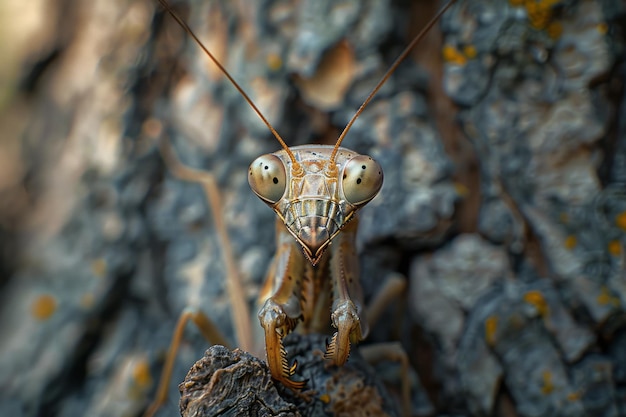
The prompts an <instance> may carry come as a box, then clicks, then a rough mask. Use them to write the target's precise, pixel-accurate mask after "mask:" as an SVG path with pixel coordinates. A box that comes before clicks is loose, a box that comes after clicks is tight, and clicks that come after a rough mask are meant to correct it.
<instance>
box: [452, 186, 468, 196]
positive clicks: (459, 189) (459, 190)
mask: <svg viewBox="0 0 626 417" xmlns="http://www.w3.org/2000/svg"><path fill="white" fill-rule="evenodd" d="M454 190H455V191H456V193H457V194H458V195H459V196H461V197H466V196H467V195H468V194H469V188H467V186H466V185H465V184H463V183H460V182H455V183H454Z"/></svg>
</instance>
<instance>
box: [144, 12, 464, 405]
mask: <svg viewBox="0 0 626 417" xmlns="http://www.w3.org/2000/svg"><path fill="white" fill-rule="evenodd" d="M159 3H160V5H161V6H162V7H163V8H164V9H165V10H166V11H167V12H168V13H169V14H170V15H171V16H172V17H173V18H174V19H175V20H176V21H177V22H178V23H179V24H180V26H181V27H182V28H183V29H184V30H185V31H186V32H187V33H188V34H189V35H190V36H191V37H192V38H193V40H194V41H195V42H196V43H197V44H198V46H199V47H200V48H202V50H203V51H204V52H205V53H206V55H207V56H208V58H209V59H210V60H211V61H213V64H215V65H216V67H218V68H219V70H220V72H221V73H223V75H225V76H226V77H227V78H228V80H229V81H230V83H231V84H232V85H233V86H234V88H235V89H236V90H238V91H239V93H240V94H241V95H242V96H243V97H244V98H245V100H246V102H247V103H248V104H249V105H250V107H251V108H252V109H253V110H254V112H255V113H256V114H257V115H258V117H259V118H260V119H261V120H262V121H263V123H264V124H265V125H266V126H267V128H268V129H269V130H270V131H271V133H272V134H273V135H274V137H275V138H276V140H277V141H278V142H279V144H280V145H281V147H282V149H281V150H279V151H277V152H274V153H270V154H266V155H262V156H260V157H258V158H257V159H255V160H254V161H253V162H252V163H251V165H250V168H249V170H248V182H249V184H250V187H251V189H252V191H253V192H254V193H255V194H256V195H257V196H258V197H259V198H260V199H261V200H262V201H263V202H264V203H266V204H267V205H268V206H269V207H270V208H271V209H272V210H273V211H274V212H275V213H276V215H277V220H276V234H277V238H276V241H277V249H276V254H275V255H274V259H273V261H272V262H271V265H270V268H269V271H268V274H267V279H266V283H265V285H264V286H263V289H262V290H261V294H260V296H259V307H260V309H259V312H258V319H259V322H260V327H261V329H262V332H263V336H264V345H265V358H266V360H267V364H268V367H269V369H270V372H271V374H272V377H273V378H274V379H275V380H276V381H277V382H279V383H281V384H283V385H284V386H286V387H287V388H290V389H291V390H293V391H296V392H298V391H300V390H302V389H304V388H305V386H306V381H297V380H294V379H293V375H294V373H295V370H296V368H297V363H293V364H291V363H289V362H288V360H287V356H286V352H285V348H284V346H283V338H284V337H285V336H286V335H287V334H289V333H290V332H292V331H294V330H296V329H297V330H299V331H301V332H303V333H305V334H306V333H320V332H323V331H324V330H325V329H326V328H327V327H328V323H329V321H330V324H331V325H332V327H333V328H334V333H333V334H332V336H331V338H330V339H329V341H328V343H327V346H326V351H325V353H324V358H325V359H326V360H327V361H328V363H329V365H337V366H341V365H343V364H345V363H346V361H347V360H348V357H349V354H350V350H351V348H352V347H353V345H354V344H356V343H358V342H359V341H361V340H363V339H364V338H365V337H366V336H367V334H368V331H369V328H368V317H367V316H368V315H370V316H374V315H376V314H375V313H373V312H369V314H366V306H365V303H364V300H363V295H362V289H361V285H360V281H359V279H360V277H359V268H358V256H357V252H356V232H357V226H358V216H357V211H358V210H359V209H360V208H362V207H363V206H365V205H366V204H367V203H368V202H370V201H371V200H372V199H374V197H376V195H377V194H378V191H379V190H380V189H381V187H382V184H383V171H382V167H381V166H380V165H379V164H378V163H377V162H376V161H375V160H374V159H372V158H371V157H370V156H366V155H360V154H358V153H357V152H354V151H352V150H349V149H347V148H343V147H342V146H341V145H342V143H343V140H344V138H345V137H346V135H347V133H348V132H349V131H350V128H351V127H352V125H353V124H354V123H355V121H356V120H357V118H358V117H359V115H360V114H361V113H362V112H363V110H364V109H365V108H366V106H367V105H368V104H369V103H370V101H371V100H372V99H373V98H374V96H375V95H376V94H377V92H378V91H379V90H380V89H381V87H382V86H383V85H384V83H385V82H386V81H387V79H388V78H389V77H390V76H391V75H392V74H393V72H394V71H395V70H396V69H397V67H398V66H399V65H400V63H401V62H402V61H403V60H404V59H405V58H406V57H407V56H408V54H409V53H410V52H411V51H412V50H413V48H414V47H415V46H416V45H417V43H418V42H419V41H420V40H421V39H422V38H423V37H424V35H425V34H426V33H427V32H428V31H429V30H430V28H431V27H432V26H433V25H434V24H435V23H436V22H437V21H438V19H439V18H440V16H441V15H442V14H443V13H444V12H445V11H446V10H447V9H448V8H449V7H450V6H451V5H452V4H453V3H454V1H450V2H448V3H447V4H446V5H445V6H444V7H443V8H442V9H441V10H440V11H439V12H438V13H437V14H436V15H435V16H434V17H433V18H432V19H431V20H430V22H429V23H428V24H427V25H426V26H425V27H424V28H423V29H422V31H421V32H420V33H419V34H418V35H417V36H415V38H414V39H413V41H412V42H411V43H410V44H409V45H408V46H407V47H406V49H405V50H404V51H403V52H402V54H400V56H399V57H398V58H397V59H396V61H395V62H394V63H393V64H392V65H391V67H390V68H389V70H388V71H387V72H386V73H385V75H384V76H383V77H382V78H381V79H380V81H379V82H378V84H377V85H376V86H375V87H374V88H373V90H372V91H371V93H370V94H369V95H368V96H367V98H366V99H365V101H364V102H363V104H362V105H361V106H360V108H359V109H358V111H357V112H356V113H355V114H354V116H353V117H352V119H350V121H349V122H348V124H347V125H346V127H345V128H344V130H343V131H342V133H341V134H340V135H339V137H338V139H337V141H336V143H335V144H334V145H332V146H331V145H301V146H296V147H289V146H287V144H286V142H285V141H284V140H283V138H282V137H281V136H280V135H279V133H278V132H277V131H276V130H275V129H274V127H273V126H272V125H271V124H270V122H269V121H268V120H267V119H266V117H265V116H264V115H263V113H262V112H261V111H260V110H259V109H258V108H257V106H256V105H255V104H254V102H253V101H252V99H251V98H250V97H249V96H248V95H247V94H246V92H245V91H244V90H243V88H242V87H241V86H240V85H239V84H238V83H237V82H236V80H235V79H234V78H233V77H231V75H230V74H229V73H228V71H227V70H226V69H225V68H224V67H223V66H222V64H221V63H220V62H219V60H218V59H217V58H216V57H215V56H214V55H213V54H212V53H211V52H210V51H209V50H208V49H207V48H206V47H205V46H204V44H203V43H202V41H200V39H199V38H198V37H197V36H196V35H195V34H194V32H193V31H192V30H191V29H190V28H189V26H187V24H186V23H185V22H184V21H183V20H182V19H181V18H180V17H178V15H177V14H176V13H175V12H174V11H173V10H172V8H171V7H170V6H169V4H168V3H167V2H166V1H165V0H159ZM161 153H162V155H163V157H164V160H165V162H166V165H168V167H169V168H170V170H171V171H172V172H173V173H174V175H175V176H177V177H179V178H181V179H185V180H190V181H195V182H199V183H202V184H203V186H204V191H205V192H206V194H207V196H208V200H209V202H210V204H211V206H212V210H213V213H214V216H215V222H216V227H217V228H218V233H219V235H220V239H221V244H222V246H223V248H222V249H223V251H224V258H225V259H224V261H225V264H226V269H227V275H228V277H227V279H228V280H229V282H228V284H227V285H228V287H229V293H230V297H231V299H232V300H235V301H234V302H233V306H232V308H233V314H234V317H235V319H234V321H235V323H236V328H237V335H238V342H239V345H240V346H241V347H242V348H243V349H244V350H254V346H253V341H252V340H251V335H252V334H253V331H252V330H251V325H250V323H248V322H247V317H249V313H248V311H247V306H246V304H245V302H242V301H241V297H240V294H241V293H242V292H243V289H242V284H241V282H240V280H239V278H238V275H237V273H236V267H235V266H234V261H233V256H232V253H231V252H230V243H229V240H228V234H227V232H226V230H225V227H224V220H223V218H222V216H221V214H220V211H221V207H220V203H219V201H220V197H219V191H218V189H217V186H216V183H215V180H214V178H213V177H212V176H211V175H210V174H206V173H202V172H200V171H197V170H193V169H190V168H188V167H185V166H184V165H183V164H181V163H180V162H179V161H178V159H177V157H176V155H175V152H174V151H173V149H172V148H171V147H170V146H169V145H168V144H167V142H166V141H165V140H162V141H161ZM402 288H403V286H402V285H399V286H398V285H397V286H395V292H396V293H397V292H399V291H401V290H402ZM392 292H393V291H392ZM233 294H234V295H233ZM237 294H238V295H239V300H240V301H236V300H237ZM389 299H390V296H389V294H381V296H380V298H379V299H377V300H374V301H373V303H372V304H374V305H376V308H377V309H380V308H381V305H383V304H385V303H386V302H388V300H389ZM189 320H192V321H194V323H195V324H196V325H197V326H198V327H199V328H200V330H201V331H202V333H203V334H204V335H205V336H206V337H207V339H209V340H210V341H211V342H215V343H220V342H222V341H223V340H224V339H223V337H221V336H220V335H219V331H218V330H217V329H216V328H215V326H214V325H213V324H211V322H210V320H209V319H208V318H207V317H206V316H205V315H204V314H203V313H202V312H201V311H198V310H193V311H192V310H188V311H185V312H184V313H183V314H182V316H181V318H180V320H179V322H178V325H177V327H176V331H175V333H174V336H173V341H172V345H171V347H170V351H169V354H168V359H167V360H166V364H165V370H164V372H163V375H162V379H161V385H160V387H159V392H158V394H157V398H156V400H155V402H154V403H153V404H152V406H151V407H150V408H149V409H148V411H147V412H146V416H151V415H153V414H154V413H155V412H156V411H157V410H158V408H159V406H160V405H161V403H162V402H163V401H164V400H165V397H166V394H167V386H168V383H169V379H170V375H171V371H172V362H173V360H174V357H175V355H176V351H177V350H178V346H179V344H180V340H181V338H182V331H183V329H184V326H185V325H186V323H187V322H188V321H189ZM405 382H406V381H405ZM404 394H405V395H404V396H405V402H406V401H408V399H407V398H406V397H407V395H406V391H405V393H404ZM407 409H408V407H407V406H406V404H405V413H406V410H407Z"/></svg>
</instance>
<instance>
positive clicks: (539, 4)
mask: <svg viewBox="0 0 626 417" xmlns="http://www.w3.org/2000/svg"><path fill="white" fill-rule="evenodd" d="M551 7H552V4H551V2H550V1H527V2H526V12H527V13H528V19H529V20H530V24H531V26H532V27H534V28H535V29H544V28H545V27H546V26H547V25H548V23H549V22H550V19H551V18H552V10H551Z"/></svg>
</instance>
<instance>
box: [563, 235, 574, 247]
mask: <svg viewBox="0 0 626 417" xmlns="http://www.w3.org/2000/svg"><path fill="white" fill-rule="evenodd" d="M577 243H578V240H577V239H576V236H574V235H569V236H568V237H566V238H565V242H563V246H565V249H567V250H572V249H574V248H575V247H576V244H577Z"/></svg>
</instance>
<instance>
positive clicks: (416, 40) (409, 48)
mask: <svg viewBox="0 0 626 417" xmlns="http://www.w3.org/2000/svg"><path fill="white" fill-rule="evenodd" d="M455 1H456V0H450V1H449V2H448V3H447V4H446V5H445V6H443V8H442V9H441V10H439V12H438V13H437V14H436V15H435V16H434V17H433V18H432V19H430V21H429V22H428V24H427V25H426V26H424V28H423V29H422V30H421V32H420V33H419V34H418V35H417V36H416V37H415V38H413V40H412V41H411V43H410V44H409V45H408V46H407V47H406V48H404V51H402V53H401V54H400V56H399V57H398V58H396V60H395V61H394V62H393V64H392V65H391V67H389V69H388V70H387V72H386V73H385V75H383V77H382V78H381V79H380V81H378V84H376V87H374V89H373V90H372V92H371V93H370V94H369V95H368V96H367V98H366V99H365V101H364V102H363V104H361V107H359V109H358V110H357V112H356V113H354V116H352V119H350V121H349V122H348V124H347V125H346V127H345V128H344V129H343V132H341V135H339V138H338V139H337V143H336V144H335V147H334V149H333V152H332V153H331V154H330V160H329V166H330V167H334V166H335V156H336V155H337V151H338V150H339V146H341V142H343V139H344V138H345V137H346V135H347V134H348V131H349V130H350V128H351V127H352V125H353V124H354V122H355V121H356V119H357V118H358V117H359V116H360V115H361V113H363V110H365V107H367V105H368V104H369V103H370V101H372V99H373V98H374V96H375V95H376V93H378V90H380V88H381V87H382V86H383V84H385V82H386V81H387V80H388V79H389V77H391V74H393V73H394V71H395V70H396V68H398V66H399V65H400V64H401V63H402V61H404V59H405V58H406V57H407V55H408V54H409V53H411V51H412V50H413V48H415V45H417V44H418V43H419V42H420V41H421V40H422V38H423V37H424V36H425V35H426V33H428V31H429V30H430V29H431V28H432V27H433V26H434V25H435V23H437V21H438V20H439V18H440V17H441V15H442V14H444V13H445V11H446V10H448V9H449V8H450V6H452V4H453V3H454V2H455Z"/></svg>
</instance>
